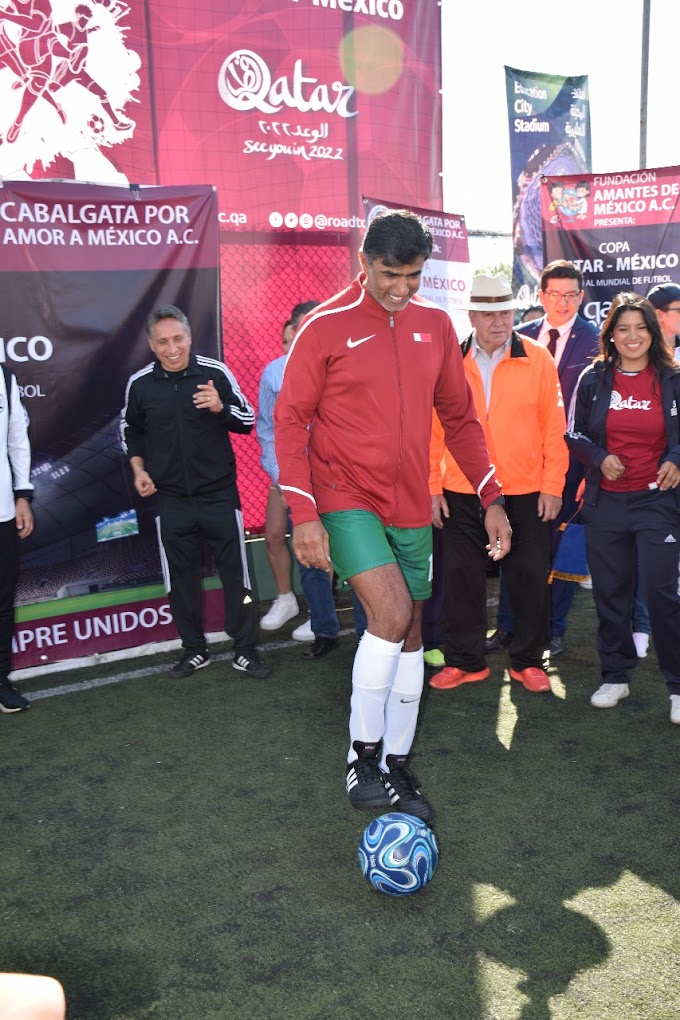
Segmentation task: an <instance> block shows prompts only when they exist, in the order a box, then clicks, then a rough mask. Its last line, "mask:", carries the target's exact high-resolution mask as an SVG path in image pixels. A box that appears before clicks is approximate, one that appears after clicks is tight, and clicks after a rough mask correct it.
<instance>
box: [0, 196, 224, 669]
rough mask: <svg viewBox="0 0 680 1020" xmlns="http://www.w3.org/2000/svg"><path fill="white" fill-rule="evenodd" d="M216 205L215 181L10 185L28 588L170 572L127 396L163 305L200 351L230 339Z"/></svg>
mask: <svg viewBox="0 0 680 1020" xmlns="http://www.w3.org/2000/svg"><path fill="white" fill-rule="evenodd" d="M216 212H217V200H216V194H215V191H214V189H213V188H210V187H203V188H198V187H191V188H179V187H175V188H167V189H166V188H142V189H130V188H121V187H113V188H109V187H103V186H99V185H83V184H75V183H48V182H42V181H16V182H9V181H5V182H4V184H3V186H2V187H1V188H0V238H1V240H2V248H1V250H2V263H1V270H0V282H1V283H2V287H3V294H4V297H5V299H4V305H3V336H2V337H0V360H2V361H4V362H5V363H6V364H7V366H8V367H9V368H10V369H11V371H12V372H14V374H15V375H16V377H17V379H18V382H19V386H20V389H21V393H22V398H23V402H24V405H25V407H26V409H27V411H28V413H29V416H30V422H31V424H30V437H31V448H32V464H33V466H32V473H31V477H32V480H33V482H34V484H35V501H34V504H33V509H34V513H35V519H36V528H35V531H34V533H33V535H32V536H31V537H30V538H29V539H27V540H26V541H25V542H22V544H21V553H22V555H21V573H20V577H19V583H18V588H17V600H18V602H20V603H22V604H27V603H35V602H46V601H52V600H57V601H58V600H59V599H62V598H64V597H66V596H71V595H84V596H96V595H97V594H98V593H100V592H102V591H114V590H121V591H125V590H127V589H129V588H131V587H135V586H137V585H140V584H151V583H157V582H158V581H160V579H161V569H160V557H159V551H158V543H157V538H156V527H155V521H154V514H155V510H154V506H153V500H151V501H148V502H147V501H144V502H142V501H140V500H139V499H138V497H137V495H136V493H135V491H134V487H133V485H132V477H131V474H130V471H129V467H128V464H127V459H126V457H125V456H124V454H123V452H122V450H121V448H120V443H119V436H118V430H119V417H120V410H121V408H122V406H123V405H124V403H125V386H126V382H127V379H128V377H129V376H130V375H131V374H132V373H133V372H135V371H137V370H138V369H140V368H141V367H142V366H143V365H145V364H148V362H149V361H150V360H151V357H152V355H151V351H150V350H149V346H148V340H147V336H146V330H145V319H146V316H147V315H148V313H149V312H150V311H151V310H152V308H153V307H154V306H155V305H159V304H175V305H178V306H179V307H180V308H181V309H182V310H183V311H184V312H185V313H186V314H187V316H188V318H189V321H190V323H191V325H192V337H193V348H194V350H195V351H197V352H200V353H203V354H208V355H211V356H218V355H219V354H220V352H221V343H220V317H219V290H218V257H219V256H218V229H217V215H216ZM127 597H129V596H126V598H127ZM124 633H125V632H124V631H121V632H119V633H115V634H114V635H112V638H111V639H112V640H113V641H114V645H113V647H124V646H125V645H116V644H115V642H116V641H123V640H127V639H124V637H123V634H124ZM95 645H96V641H95ZM107 647H111V645H110V644H108V643H107ZM55 648H56V650H57V651H58V650H59V648H58V646H55ZM62 651H63V650H62ZM72 655H73V652H72V650H71V649H67V650H66V651H65V652H64V654H63V655H60V657H67V658H69V657H72ZM21 664H23V658H22V655H21V654H20V655H19V657H18V660H16V662H15V665H16V667H17V668H18V667H19V666H20V665H21Z"/></svg>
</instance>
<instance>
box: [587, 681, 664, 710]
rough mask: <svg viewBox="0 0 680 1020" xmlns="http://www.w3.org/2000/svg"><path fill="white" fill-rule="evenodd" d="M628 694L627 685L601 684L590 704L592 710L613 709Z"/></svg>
mask: <svg viewBox="0 0 680 1020" xmlns="http://www.w3.org/2000/svg"><path fill="white" fill-rule="evenodd" d="M629 694H630V691H629V690H628V684H602V686H601V687H598V689H597V690H596V691H595V693H594V694H593V696H592V698H591V699H590V704H591V705H592V706H593V708H614V707H615V706H616V705H618V703H619V701H621V699H622V698H627V697H628V695H629ZM678 700H680V698H679V699H678Z"/></svg>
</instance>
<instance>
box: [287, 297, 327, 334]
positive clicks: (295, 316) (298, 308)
mask: <svg viewBox="0 0 680 1020" xmlns="http://www.w3.org/2000/svg"><path fill="white" fill-rule="evenodd" d="M320 304H321V302H320V301H302V302H301V303H300V304H299V305H295V308H294V309H293V311H292V312H291V313H290V324H291V326H292V327H293V329H297V328H298V326H299V324H300V319H302V318H303V317H304V316H305V315H308V314H309V312H311V311H312V310H313V309H314V308H316V306H317V305H320Z"/></svg>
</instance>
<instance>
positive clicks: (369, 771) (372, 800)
mask: <svg viewBox="0 0 680 1020" xmlns="http://www.w3.org/2000/svg"><path fill="white" fill-rule="evenodd" d="M379 746H380V743H379V742H378V743H377V744H364V743H362V741H361V740H355V741H354V743H353V744H352V747H353V748H354V750H355V751H356V753H357V754H358V756H359V757H358V758H356V759H355V760H354V761H352V762H350V763H349V765H348V766H347V780H346V784H347V796H348V797H349V802H350V804H351V805H352V807H355V808H358V809H359V810H362V809H364V808H368V809H373V808H388V807H389V806H390V798H389V797H388V795H387V790H386V789H385V784H384V783H383V773H382V770H381V768H380V765H379V764H378V748H379Z"/></svg>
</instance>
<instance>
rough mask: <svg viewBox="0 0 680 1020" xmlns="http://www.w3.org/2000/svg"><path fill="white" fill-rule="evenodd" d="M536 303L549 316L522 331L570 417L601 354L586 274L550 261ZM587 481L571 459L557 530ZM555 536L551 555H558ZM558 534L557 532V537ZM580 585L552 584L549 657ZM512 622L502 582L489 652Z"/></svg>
mask: <svg viewBox="0 0 680 1020" xmlns="http://www.w3.org/2000/svg"><path fill="white" fill-rule="evenodd" d="M538 299H539V301H540V302H541V305H542V306H543V308H544V310H545V315H543V316H542V317H541V318H540V319H534V321H533V322H527V323H524V324H523V325H522V326H521V327H519V328H518V332H520V333H522V334H523V335H524V336H528V337H531V339H532V340H538V341H539V343H543V344H545V346H546V347H547V348H548V350H549V351H550V353H551V354H552V356H553V358H554V359H555V362H556V364H557V374H558V375H559V377H560V385H561V387H562V394H563V396H564V406H565V409H566V411H567V415H568V413H569V405H570V404H571V397H572V394H573V392H574V390H575V388H576V383H577V382H578V378H579V376H580V374H581V372H582V371H583V369H584V368H585V367H586V365H589V364H590V362H591V361H592V359H593V358H594V357H595V355H596V354H597V349H598V336H599V334H598V331H597V328H596V327H595V325H594V324H593V323H592V322H588V321H587V319H584V318H583V317H582V316H581V315H579V314H578V310H579V308H580V306H581V303H582V301H583V274H582V273H581V271H580V270H579V269H577V268H576V266H575V265H574V263H573V262H567V261H566V260H565V259H557V260H556V261H555V262H550V263H549V264H548V265H547V266H546V267H545V269H544V270H543V272H542V273H541V289H540V290H539V292H538ZM582 477H583V465H582V464H580V463H579V462H578V461H577V460H575V459H574V458H573V457H570V460H569V471H568V472H567V479H566V482H565V486H564V493H563V496H562V510H561V511H560V514H559V516H558V517H557V519H556V521H555V522H554V525H555V528H557V526H558V525H559V524H561V523H562V521H567V520H569V518H570V517H571V516H572V515H573V514H574V512H575V510H576V490H577V489H578V486H579V483H580V481H581V478H582ZM555 534H556V532H555V531H554V532H553V554H554V552H555V541H554V538H555ZM557 534H559V533H557ZM575 591H576V586H575V585H574V583H573V582H572V581H557V580H555V581H553V583H552V614H551V640H550V652H551V655H553V656H555V655H559V654H560V652H561V651H562V636H563V634H564V632H565V630H566V629H567V614H568V612H569V609H570V608H571V603H572V601H573V599H574V593H575ZM512 628H513V620H512V614H511V612H510V606H509V603H508V600H507V597H506V595H505V591H504V587H503V583H502V578H501V591H500V600H499V606H498V629H497V630H496V632H495V633H494V634H493V635H492V636H491V637H490V638H488V639H487V649H486V650H487V652H495V651H499V650H500V649H501V648H506V647H507V646H508V645H509V644H510V641H511V639H512Z"/></svg>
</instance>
